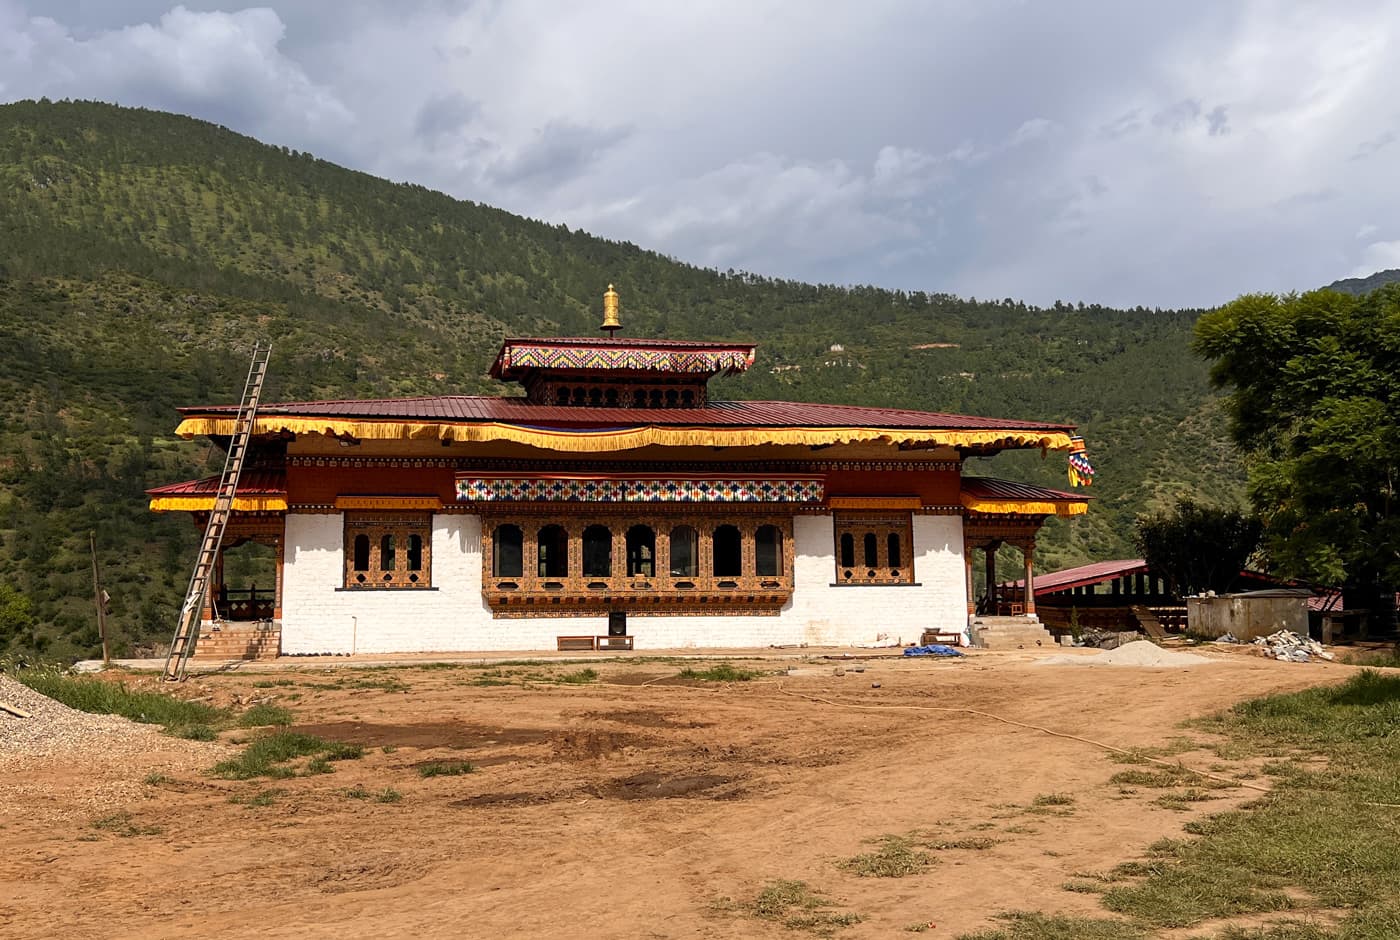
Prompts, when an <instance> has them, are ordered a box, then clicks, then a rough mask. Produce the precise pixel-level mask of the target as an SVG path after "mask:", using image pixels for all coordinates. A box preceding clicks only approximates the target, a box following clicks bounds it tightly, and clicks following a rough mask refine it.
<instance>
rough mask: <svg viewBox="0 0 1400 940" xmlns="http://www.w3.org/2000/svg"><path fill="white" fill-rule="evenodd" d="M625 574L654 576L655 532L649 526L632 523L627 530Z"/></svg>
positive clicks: (643, 576) (629, 575) (641, 576)
mask: <svg viewBox="0 0 1400 940" xmlns="http://www.w3.org/2000/svg"><path fill="white" fill-rule="evenodd" d="M627 575H628V577H640V578H653V577H655V576H656V533H655V532H653V531H652V530H651V526H645V525H634V526H633V527H632V528H630V529H628V530H627Z"/></svg>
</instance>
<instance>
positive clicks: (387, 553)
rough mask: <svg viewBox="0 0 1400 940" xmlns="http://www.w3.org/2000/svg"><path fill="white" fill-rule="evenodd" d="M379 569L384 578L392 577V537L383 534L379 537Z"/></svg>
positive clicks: (390, 578)
mask: <svg viewBox="0 0 1400 940" xmlns="http://www.w3.org/2000/svg"><path fill="white" fill-rule="evenodd" d="M379 570H380V571H383V572H384V580H385V581H389V580H392V579H393V577H394V576H393V574H392V572H393V570H394V537H393V536H392V535H387V534H386V535H383V536H381V537H380V539H379Z"/></svg>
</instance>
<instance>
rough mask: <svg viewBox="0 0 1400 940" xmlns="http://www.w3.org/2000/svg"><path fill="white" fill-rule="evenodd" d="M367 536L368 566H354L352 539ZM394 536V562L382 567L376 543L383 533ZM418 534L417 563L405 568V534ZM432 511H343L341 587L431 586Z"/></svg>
mask: <svg viewBox="0 0 1400 940" xmlns="http://www.w3.org/2000/svg"><path fill="white" fill-rule="evenodd" d="M361 535H363V536H366V537H367V538H368V539H369V564H368V570H365V571H360V570H357V569H356V568H355V539H356V538H357V537H358V536H361ZM386 535H387V536H392V537H393V539H394V564H393V567H392V568H385V567H383V565H382V559H381V557H380V554H379V552H380V546H381V544H382V540H383V538H384V537H385V536H386ZM415 535H416V536H418V538H419V539H420V545H421V564H420V565H419V567H418V568H417V569H410V568H409V550H408V546H409V538H410V536H415ZM432 535H433V514H432V513H430V512H353V511H351V512H346V513H345V588H346V589H347V590H355V591H383V590H409V591H414V590H421V589H424V588H431V587H432V586H433V549H432V544H433V539H432Z"/></svg>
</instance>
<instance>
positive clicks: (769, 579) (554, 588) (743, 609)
mask: <svg viewBox="0 0 1400 940" xmlns="http://www.w3.org/2000/svg"><path fill="white" fill-rule="evenodd" d="M503 508H504V507H503ZM502 525H515V526H519V527H520V528H521V529H522V530H523V531H524V533H525V545H524V554H525V565H524V574H523V576H522V577H520V578H500V577H495V576H493V575H492V574H491V572H492V571H493V570H495V557H494V556H495V532H496V530H497V528H498V527H499V526H502ZM550 525H558V526H561V527H562V528H563V529H564V531H565V532H566V533H567V537H568V560H569V564H568V570H569V574H568V575H566V576H562V577H554V578H551V577H547V576H545V575H542V574H540V571H539V564H538V562H537V561H536V559H538V558H539V549H538V537H539V532H540V530H542V529H543V528H545V527H546V526H550ZM594 525H602V526H606V527H607V528H608V530H609V532H610V533H611V535H612V540H613V541H612V568H611V573H610V574H609V575H608V576H606V577H603V576H596V577H594V576H585V575H583V574H582V572H583V532H584V530H585V529H587V528H589V527H590V526H594ZM638 525H644V526H648V527H650V529H651V530H652V533H653V535H654V536H655V543H654V551H653V564H654V572H655V573H654V574H653V575H651V576H642V575H636V576H629V575H628V574H627V532H628V530H629V529H631V528H632V527H634V526H638ZM682 525H687V526H690V527H691V528H693V529H695V531H696V533H697V534H698V536H699V538H698V545H697V548H698V556H699V557H698V559H697V562H698V565H697V574H696V575H695V576H693V577H691V576H686V575H677V574H672V573H671V572H672V569H671V533H672V531H673V530H674V529H675V528H676V527H678V526H682ZM724 525H730V526H734V527H735V528H737V529H738V530H739V534H740V553H741V558H742V563H741V567H740V573H739V574H738V575H735V576H732V577H717V576H716V575H715V573H714V551H713V548H714V546H713V540H714V532H715V530H716V529H718V528H719V527H720V526H724ZM763 526H773V527H774V528H776V529H777V530H778V532H779V534H780V536H781V540H782V544H781V546H780V550H779V553H778V562H779V572H778V574H776V575H764V576H759V575H758V574H757V573H756V572H757V559H756V537H757V533H758V530H759V528H761V527H763ZM481 543H482V557H481V570H482V595H483V596H484V597H485V599H486V601H487V604H488V605H489V606H490V607H491V610H492V612H493V614H494V615H495V616H496V617H560V616H578V615H594V614H604V613H607V612H609V611H614V610H625V611H627V612H628V613H631V614H636V615H642V616H646V615H653V616H694V615H703V614H714V615H726V614H758V615H776V614H777V613H778V612H779V611H780V610H781V609H782V606H783V605H784V604H786V603H787V602H788V601H789V600H790V599H791V598H792V591H793V575H792V570H793V561H794V552H793V543H792V517H791V516H777V515H767V514H751V513H742V514H741V513H724V512H719V513H715V514H709V513H696V512H689V513H667V514H664V515H663V514H660V513H639V514H632V513H617V512H613V513H606V512H604V513H596V514H595V513H580V514H579V515H578V516H576V517H561V516H559V515H554V514H549V515H545V514H535V513H527V512H510V513H491V514H487V515H484V516H483V517H482V535H481Z"/></svg>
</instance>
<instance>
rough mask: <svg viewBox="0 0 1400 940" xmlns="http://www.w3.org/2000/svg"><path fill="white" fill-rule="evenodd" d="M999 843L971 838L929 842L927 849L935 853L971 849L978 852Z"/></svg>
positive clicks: (998, 840)
mask: <svg viewBox="0 0 1400 940" xmlns="http://www.w3.org/2000/svg"><path fill="white" fill-rule="evenodd" d="M1000 841H1001V840H1000V839H988V838H985V837H982V838H978V837H973V838H969V839H950V840H948V841H944V842H930V843H928V847H929V848H931V849H933V850H934V851H936V852H947V851H949V850H951V849H972V850H974V851H980V850H982V849H990V848H991V847H992V846H994V845H997V844H998V843H999V842H1000Z"/></svg>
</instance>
